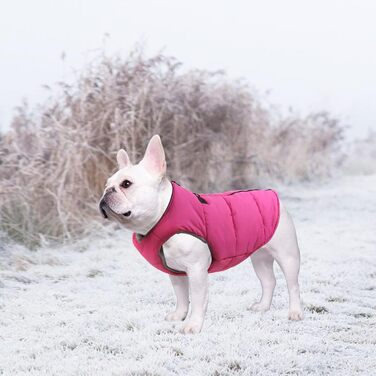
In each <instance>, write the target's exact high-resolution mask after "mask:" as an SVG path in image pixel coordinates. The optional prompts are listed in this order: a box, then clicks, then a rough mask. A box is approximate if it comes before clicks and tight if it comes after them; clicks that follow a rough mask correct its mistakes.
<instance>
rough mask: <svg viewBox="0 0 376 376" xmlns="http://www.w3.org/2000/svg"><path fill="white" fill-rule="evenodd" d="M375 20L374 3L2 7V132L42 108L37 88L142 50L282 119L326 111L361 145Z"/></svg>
mask: <svg viewBox="0 0 376 376" xmlns="http://www.w3.org/2000/svg"><path fill="white" fill-rule="evenodd" d="M375 20H376V1H375V0H341V1H339V0H338V1H337V0H315V1H304V0H283V1H281V0H275V1H271V0H262V1H261V0H258V1H239V0H238V1H237V0H233V1H230V0H227V1H219V0H216V1H211V0H201V1H197V0H189V1H178V0H175V1H174V0H149V1H146V0H132V1H130V0H103V1H101V0H90V1H89V0H88V1H84V0H65V1H57V0H56V1H52V0H51V1H47V0H32V1H30V0H29V1H28V0H24V1H21V0H8V1H7V2H6V1H2V2H1V5H0V129H3V130H4V129H6V128H7V126H8V124H9V121H10V118H11V116H12V112H13V108H14V107H15V106H17V105H18V104H19V103H20V102H21V100H22V98H27V99H28V100H29V102H30V103H31V104H35V103H38V102H40V101H43V99H44V98H45V96H46V93H45V91H44V89H42V85H43V84H48V85H51V84H53V83H55V82H57V81H59V80H62V79H69V78H70V77H71V72H72V71H73V70H75V69H76V70H77V69H78V70H79V69H80V68H82V67H83V66H84V64H85V62H88V61H90V60H91V59H93V57H94V56H95V55H96V54H98V51H99V50H100V49H101V48H102V47H103V46H104V45H105V49H106V51H107V54H112V53H120V54H126V53H128V52H129V51H130V50H131V49H132V47H133V46H134V45H135V44H136V43H138V42H143V43H145V44H146V46H147V51H148V52H149V53H150V54H152V53H154V52H158V51H160V50H162V49H163V51H164V52H165V53H167V54H169V55H173V56H175V57H177V58H178V59H179V60H180V61H182V62H183V63H184V64H185V66H186V67H187V68H190V67H192V68H202V69H210V70H217V69H225V70H226V71H227V72H228V74H229V76H230V77H234V78H236V77H244V78H246V79H247V80H248V81H249V83H250V84H251V86H252V87H254V88H256V89H257V90H259V91H260V92H270V94H269V96H268V98H269V102H272V103H274V104H276V105H277V106H279V107H280V108H281V110H284V109H287V108H288V107H289V106H291V107H292V108H294V109H295V110H296V111H297V112H299V113H300V114H302V115H304V114H307V113H308V112H310V111H318V110H328V111H330V112H331V113H333V115H335V116H339V117H340V118H341V119H342V120H343V123H345V124H348V125H350V126H351V128H350V132H349V134H350V136H352V137H361V136H364V135H366V134H367V131H368V129H369V128H372V129H376V21H375ZM106 33H108V34H109V35H110V37H109V38H104V35H105V34H106ZM63 51H64V52H65V53H66V60H65V63H64V64H63V63H62V60H61V58H60V57H61V54H62V52H63Z"/></svg>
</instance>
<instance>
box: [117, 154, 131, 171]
mask: <svg viewBox="0 0 376 376" xmlns="http://www.w3.org/2000/svg"><path fill="white" fill-rule="evenodd" d="M116 160H117V163H118V166H119V170H120V169H122V168H124V167H127V166H130V165H131V164H132V163H131V161H130V159H129V157H128V153H127V152H126V151H125V150H124V149H120V150H119V151H118V152H117V155H116Z"/></svg>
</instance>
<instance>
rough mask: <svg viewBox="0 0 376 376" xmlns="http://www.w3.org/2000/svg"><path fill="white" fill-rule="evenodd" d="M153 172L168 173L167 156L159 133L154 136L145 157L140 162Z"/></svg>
mask: <svg viewBox="0 0 376 376" xmlns="http://www.w3.org/2000/svg"><path fill="white" fill-rule="evenodd" d="M140 164H142V165H144V166H145V168H146V169H148V170H149V171H150V172H151V173H154V174H157V175H159V176H161V177H162V176H164V175H165V174H166V157H165V152H164V149H163V145H162V141H161V138H160V137H159V136H158V135H155V136H153V137H152V138H151V139H150V141H149V144H148V146H147V148H146V151H145V155H144V158H143V159H142V161H141V162H140Z"/></svg>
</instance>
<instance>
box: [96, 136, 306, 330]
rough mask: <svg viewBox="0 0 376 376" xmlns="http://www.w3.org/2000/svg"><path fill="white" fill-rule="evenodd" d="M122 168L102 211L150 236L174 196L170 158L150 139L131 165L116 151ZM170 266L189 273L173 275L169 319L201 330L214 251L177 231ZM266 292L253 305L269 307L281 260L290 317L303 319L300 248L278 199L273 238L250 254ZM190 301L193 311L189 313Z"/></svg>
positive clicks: (169, 247)
mask: <svg viewBox="0 0 376 376" xmlns="http://www.w3.org/2000/svg"><path fill="white" fill-rule="evenodd" d="M117 162H118V166H119V170H118V171H117V172H116V173H115V174H114V175H112V176H111V177H110V178H109V179H108V180H107V184H106V187H105V191H104V194H103V196H102V199H101V202H100V209H101V211H102V214H103V215H104V216H105V217H106V218H110V219H113V220H116V221H117V222H120V223H121V224H123V225H124V226H125V227H126V228H128V229H129V230H132V231H133V232H135V233H137V234H140V235H146V234H147V233H148V232H149V231H150V230H151V229H153V227H154V226H155V225H156V224H157V223H158V221H159V220H160V219H161V218H162V216H163V214H164V212H165V211H166V209H167V207H168V205H169V202H170V198H171V195H172V185H171V182H170V181H169V180H168V179H167V177H166V161H165V153H164V149H163V146H162V142H161V139H160V137H159V136H157V135H156V136H153V137H152V138H151V140H150V141H149V144H148V146H147V149H146V152H145V155H144V157H143V159H142V160H141V161H140V162H139V163H138V164H136V165H133V164H132V163H131V161H130V159H129V157H128V154H127V153H126V152H125V151H124V150H123V149H121V150H119V152H118V153H117ZM163 250H164V256H165V262H166V264H167V266H168V267H170V268H172V269H174V270H178V271H183V272H185V273H186V275H183V276H179V275H170V278H171V283H172V286H173V289H174V291H175V294H176V299H177V303H176V309H175V310H174V311H173V312H171V313H169V314H168V315H167V316H166V320H168V321H182V320H184V323H183V327H182V329H181V332H182V333H185V334H187V333H199V332H200V331H201V328H202V325H203V322H204V316H205V313H206V309H207V304H208V268H209V267H210V265H211V261H212V259H211V253H210V250H209V248H208V246H207V244H206V243H205V242H203V241H202V240H200V239H199V238H197V237H195V236H192V235H189V234H183V233H181V234H176V235H173V236H172V237H171V238H170V239H169V240H168V241H166V242H165V243H164V245H163ZM251 260H252V264H253V267H254V270H255V272H256V275H257V277H258V278H259V280H260V282H261V287H262V295H261V299H260V301H259V302H257V303H254V304H253V305H252V306H251V309H252V310H254V311H267V310H269V308H270V305H271V302H272V297H273V291H274V287H275V284H276V280H275V276H274V272H273V263H274V260H275V261H277V263H278V264H279V266H280V267H281V269H282V271H283V273H284V276H285V278H286V282H287V287H288V292H289V301H290V304H289V315H288V318H289V319H290V320H301V319H302V318H303V311H302V307H301V302H300V293H299V284H298V274H299V267H300V251H299V247H298V243H297V238H296V232H295V227H294V223H293V221H292V219H291V216H290V215H289V213H288V212H287V210H286V209H285V208H284V206H283V205H282V203H280V218H279V223H278V226H277V228H276V230H275V232H274V235H273V236H272V238H271V240H270V241H269V242H268V243H267V244H265V245H264V246H263V247H262V248H260V249H259V250H257V251H256V252H254V253H253V254H252V256H251ZM189 303H191V312H190V315H188V310H189Z"/></svg>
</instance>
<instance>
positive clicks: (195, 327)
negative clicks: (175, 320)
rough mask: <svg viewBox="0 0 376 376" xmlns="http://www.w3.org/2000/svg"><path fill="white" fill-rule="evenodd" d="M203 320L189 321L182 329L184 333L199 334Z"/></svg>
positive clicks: (181, 331)
mask: <svg viewBox="0 0 376 376" xmlns="http://www.w3.org/2000/svg"><path fill="white" fill-rule="evenodd" d="M201 328H202V321H187V322H186V323H185V324H184V326H183V327H182V328H181V329H180V333H183V334H197V333H200V332H201Z"/></svg>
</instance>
